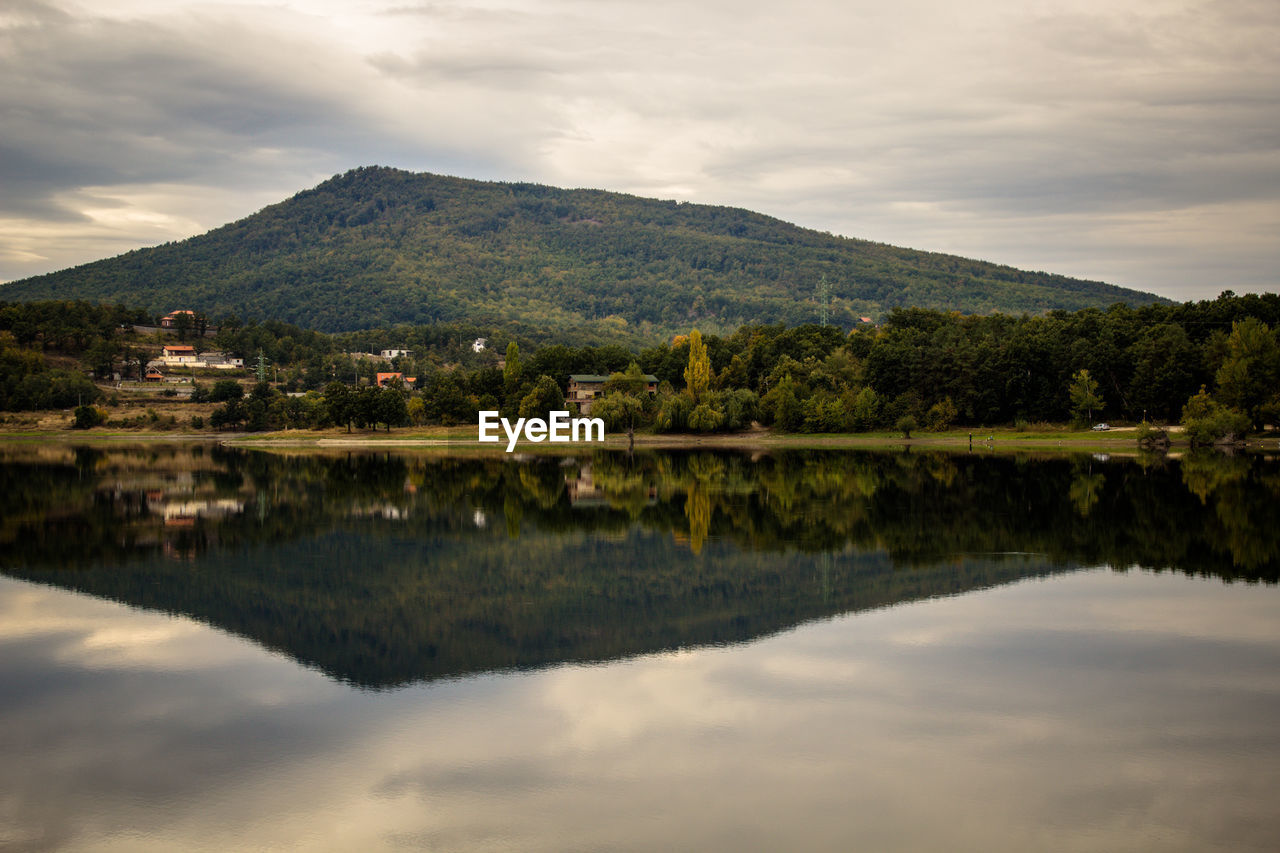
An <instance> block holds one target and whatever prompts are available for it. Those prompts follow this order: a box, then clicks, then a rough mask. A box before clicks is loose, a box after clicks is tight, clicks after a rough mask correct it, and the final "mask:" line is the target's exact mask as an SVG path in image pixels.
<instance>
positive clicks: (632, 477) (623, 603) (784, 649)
mask: <svg viewBox="0 0 1280 853" xmlns="http://www.w3.org/2000/svg"><path fill="white" fill-rule="evenodd" d="M0 485H2V486H3V488H2V489H0V502H2V504H3V514H2V515H0V549H2V550H0V553H3V563H2V565H0V571H2V574H0V756H2V757H3V761H0V849H5V850H9V849H13V850H128V851H138V850H143V851H145V850H174V849H183V850H232V849H261V848H273V849H306V850H353V849H360V850H366V849H371V850H379V849H414V850H418V849H426V850H519V851H543V850H545V851H575V850H584V851H585V850H656V849H663V850H666V849H678V850H710V851H720V850H723V851H730V850H732V851H740V850H849V849H866V850H903V851H907V850H910V851H918V850H928V849H947V850H984V851H1005V850H1007V851H1025V850H1098V851H1103V850H1105V851H1117V850H1152V849H1158V850H1162V851H1163V850H1274V849H1276V847H1277V844H1278V843H1280V810H1278V809H1277V808H1276V807H1275V792H1276V790H1278V789H1280V727H1278V726H1277V725H1276V724H1277V722H1280V587H1277V580H1280V525H1277V524H1276V520H1275V516H1276V510H1277V508H1280V461H1277V460H1276V459H1274V458H1271V457H1263V456H1258V455H1242V456H1234V457H1229V456H1222V455H1217V454H1212V453H1210V454H1202V455H1190V456H1187V457H1185V458H1182V459H1167V458H1163V457H1158V456H1144V457H1137V458H1118V457H1112V458H1107V457H1105V456H1094V455H1078V456H1074V455H1057V456H1052V455H1038V454H1024V455H981V454H979V455H966V454H948V453H921V452H909V453H902V452H893V453H891V452H871V451H778V452H768V453H764V452H757V453H747V452H743V453H724V452H719V453H711V452H694V451H687V452H663V453H658V452H640V453H637V454H635V455H634V456H629V455H627V454H626V453H622V452H613V451H600V452H582V453H579V454H576V455H568V456H535V457H517V458H511V457H507V456H506V455H505V454H502V455H480V454H466V453H453V454H450V453H435V452H399V453H397V452H382V451H379V452H359V453H356V452H352V453H342V454H326V453H320V452H313V451H310V452H301V451H300V452H296V453H292V454H290V453H284V452H265V451H253V450H244V449H233V448H226V447H221V446H217V445H202V444H195V445H163V444H147V443H137V444H120V445H108V444H102V445H96V446H85V447H76V446H71V445H63V444H46V445H39V444H18V443H11V444H6V445H0Z"/></svg>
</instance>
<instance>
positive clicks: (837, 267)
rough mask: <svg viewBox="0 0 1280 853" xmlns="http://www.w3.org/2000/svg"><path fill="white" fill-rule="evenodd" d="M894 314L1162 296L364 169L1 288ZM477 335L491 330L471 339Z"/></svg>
mask: <svg viewBox="0 0 1280 853" xmlns="http://www.w3.org/2000/svg"><path fill="white" fill-rule="evenodd" d="M823 276H825V277H826V280H827V282H829V301H830V305H829V314H830V317H831V320H832V321H833V322H834V323H836V324H837V325H842V326H845V327H851V326H853V325H855V324H856V323H857V322H858V318H859V317H860V316H863V315H868V316H871V317H874V318H879V317H881V316H883V315H884V314H885V313H886V312H887V311H888V310H889V309H890V308H892V307H894V306H905V305H914V306H921V307H926V308H939V309H948V310H949V309H958V310H961V311H964V312H967V313H987V312H991V311H1004V312H1015V313H1018V312H1023V311H1028V312H1041V311H1045V310H1049V309H1055V308H1062V309H1069V310H1071V309H1078V308H1084V307H1087V306H1105V305H1109V304H1111V303H1113V302H1117V301H1128V302H1130V303H1133V304H1140V303H1144V302H1152V301H1158V299H1157V297H1154V296H1151V295H1149V294H1141V293H1137V292H1135V291H1132V290H1125V289H1123V288H1118V287H1113V286H1111V285H1106V284H1101V283H1098V282H1090V281H1080V280H1077V279H1071V278H1066V277H1064V276H1057V275H1050V274H1047V273H1039V272H1025V271H1022V270H1017V269H1013V268H1011V267H1007V266H999V265H996V264H990V263H985V262H981V261H973V260H967V259H964V258H959V257H955V256H951V255H941V254H934V253H930V252H921V251H915V250H911V249H902V248H895V247H893V246H887V245H883V244H878V243H871V242H866V241H861V240H853V239H847V238H843V237H836V236H832V235H830V234H825V233H821V232H817V231H811V230H808V229H804V228H799V227H797V226H794V225H790V224H788V223H785V222H782V221H780V220H777V219H773V218H770V217H767V216H763V215H761V214H757V213H752V212H750V211H746V210H740V209H735V208H727V207H712V206H707V205H697V204H684V203H677V202H674V201H660V200H655V199H645V198H638V197H634V196H628V195H622V194H618V193H609V192H602V191H596V190H562V189H556V188H553V187H547V186H539V185H534V184H504V183H486V182H481V181H470V180H463V179H460V178H449V177H441V176H437V175H430V174H412V173H409V172H403V171H399V170H395V169H387V168H378V167H370V168H362V169H356V170H353V171H350V172H347V173H346V174H343V175H339V176H337V177H334V178H332V179H330V180H328V181H326V182H324V183H323V184H321V185H320V186H318V187H316V188H314V189H311V190H307V191H305V192H301V193H298V194H297V195H296V196H294V197H293V198H291V199H289V200H288V201H285V202H282V203H280V204H276V205H273V206H271V207H268V208H265V209H264V210H262V211H260V212H258V213H256V214H254V215H253V216H250V217H248V218H246V219H243V220H240V221H239V222H234V223H231V224H229V225H226V226H223V227H221V228H218V229H215V230H213V231H210V232H209V233H207V234H204V235H201V236H198V237H193V238H191V239H189V240H184V241H181V242H178V243H168V244H165V245H162V246H158V247H155V248H149V249H140V250H137V251H133V252H129V253H127V254H124V255H121V256H119V257H116V258H110V259H107V260H102V261H97V262H95V263H91V264H86V265H83V266H80V267H76V268H74V269H69V270H63V271H61V272H57V273H51V274H48V275H44V276H38V277H35V278H31V279H26V280H24V281H20V282H14V283H11V284H8V285H5V286H4V287H3V288H0V298H4V299H5V300H32V299H52V298H61V297H65V296H67V295H68V294H73V295H75V296H76V297H78V298H84V299H92V300H96V301H121V300H123V301H127V302H129V303H130V304H140V305H144V306H146V307H147V308H148V310H149V311H151V312H153V313H156V312H164V311H170V310H173V309H174V308H177V307H184V308H190V309H194V310H197V311H201V312H203V313H204V314H205V315H207V316H209V317H222V316H224V315H228V314H235V315H238V316H240V317H242V318H246V319H252V320H255V321H258V322H264V321H266V320H282V321H285V322H289V323H294V324H296V325H299V326H303V327H306V328H311V329H320V330H324V331H342V330H353V329H365V328H373V327H379V326H383V327H389V326H392V325H395V324H398V323H407V324H416V325H435V324H440V323H459V324H462V323H468V324H477V325H481V326H488V327H493V328H501V329H503V330H505V332H506V333H507V334H508V336H510V337H516V336H519V335H522V334H523V335H527V334H530V333H541V332H546V331H552V332H558V333H572V334H573V335H574V336H575V337H576V338H577V340H578V341H579V342H597V343H603V342H606V341H610V340H614V341H616V340H623V341H628V342H634V343H646V342H653V341H654V340H657V339H660V338H662V337H667V336H669V335H670V334H671V333H672V332H674V331H678V330H684V329H687V328H688V327H689V326H691V325H697V326H699V327H701V328H703V329H705V330H709V331H714V332H727V331H729V330H731V329H733V328H736V327H737V326H739V325H742V324H743V323H753V322H755V323H758V322H764V323H784V324H787V325H795V324H798V323H811V322H815V321H817V320H819V318H820V316H821V315H822V310H823V308H822V305H820V304H819V300H817V299H816V298H815V297H814V287H815V284H816V283H817V282H818V281H819V280H820V279H821V278H822V277H823ZM481 334H483V333H481Z"/></svg>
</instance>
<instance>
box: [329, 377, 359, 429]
mask: <svg viewBox="0 0 1280 853" xmlns="http://www.w3.org/2000/svg"><path fill="white" fill-rule="evenodd" d="M324 407H325V409H326V411H327V412H328V414H329V420H331V421H333V423H334V424H336V425H339V426H340V425H342V424H346V427H347V432H351V418H352V415H353V414H354V411H353V408H352V400H351V389H350V388H348V387H347V386H346V385H344V384H343V383H341V382H330V383H329V384H328V385H326V386H325V389H324Z"/></svg>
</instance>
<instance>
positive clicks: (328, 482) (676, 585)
mask: <svg viewBox="0 0 1280 853" xmlns="http://www.w3.org/2000/svg"><path fill="white" fill-rule="evenodd" d="M0 483H3V485H4V488H3V489H0V509H2V510H3V514H2V515H0V519H2V520H0V547H2V548H3V549H4V554H5V558H4V565H3V569H4V571H5V572H6V573H8V574H10V575H11V576H14V577H22V578H28V579H33V580H38V581H40V582H43V583H50V584H55V585H58V586H62V587H65V588H68V589H75V590H82V591H86V592H90V593H93V594H94V595H98V596H103V597H108V598H112V599H115V600H118V601H122V602H126V603H129V604H132V605H137V606H142V607H147V608H151V609H154V610H159V611H164V612H169V613H182V614H188V615H191V616H194V617H196V618H198V619H200V620H202V621H205V622H208V623H210V624H212V625H215V626H218V627H220V628H223V629H225V630H228V631H231V632H234V633H237V634H241V635H243V636H246V637H250V638H252V639H253V640H254V641H255V642H257V643H259V644H261V645H263V646H266V647H268V648H271V649H275V650H278V651H282V652H285V653H286V654H288V655H289V656H290V657H292V658H294V659H295V660H298V661H300V662H302V663H304V664H306V665H308V666H313V667H316V668H319V669H321V670H322V671H324V672H326V673H327V674H329V675H330V676H332V677H334V678H336V679H338V680H341V681H345V682H349V683H353V684H358V685H362V686H365V687H372V688H381V687H389V686H396V685H403V684H406V683H410V682H414V681H420V680H426V679H435V678H440V677H443V676H459V675H466V674H470V673H476V672H484V671H489V670H495V669H508V668H522V667H531V666H545V665H548V664H554V663H558V662H566V661H592V660H609V659H614V658H619V657H626V656H631V655H636V654H642V653H645V652H652V651H658V650H663V649H678V648H686V647H689V646H696V645H706V644H724V643H733V642H741V641H744V640H748V639H751V638H755V637H759V636H762V635H765V634H769V633H772V632H776V631H779V630H783V629H786V628H789V627H792V626H794V625H797V624H800V623H803V622H806V621H811V620H813V619H818V618H823V617H829V616H832V615H836V614H840V613H845V612H850V611H857V610H865V609H868V608H875V607H881V606H885V605H889V604H895V603H901V602H906V601H912V600H917V599H921V598H928V597H934V596H938V595H948V594H955V593H959V592H964V591H966V590H973V589H979V588H985V587H990V586H993V585H999V584H1004V583H1008V582H1010V581H1014V580H1017V579H1019V578H1023V577H1028V576H1042V575H1047V574H1050V573H1055V572H1062V571H1070V570H1074V569H1075V568H1077V567H1078V566H1080V565H1099V564H1110V565H1113V566H1117V567H1125V568H1127V567H1144V568H1151V569H1156V570H1165V569H1171V570H1176V571H1181V572H1186V573H1195V574H1211V575H1215V576H1219V577H1222V578H1226V579H1247V580H1253V581H1257V580H1262V581H1266V582H1268V583H1274V582H1275V581H1276V579H1277V577H1280V575H1278V567H1280V563H1278V559H1280V558H1278V556H1277V555H1280V541H1277V538H1278V537H1280V533H1278V532H1277V526H1276V525H1274V524H1271V523H1270V519H1269V515H1270V509H1271V508H1272V507H1274V506H1276V505H1277V501H1276V498H1277V497H1278V496H1280V476H1277V474H1276V471H1275V465H1274V463H1272V462H1270V461H1269V460H1265V459H1259V458H1253V457H1234V458H1224V457H1220V456H1216V455H1206V456H1192V457H1188V458H1187V459H1185V460H1183V461H1182V462H1180V463H1179V462H1177V461H1172V460H1165V459H1155V458H1143V459H1138V460H1132V459H1097V458H1093V457H1089V456H1082V457H1049V458H1034V457H1031V456H1025V457H996V458H984V457H968V456H962V455H947V454H940V453H911V454H882V453H870V452H788V453H777V454H771V455H764V456H754V457H752V456H748V455H744V454H724V453H651V454H637V455H635V456H628V455H626V454H621V453H606V452H601V453H595V454H589V455H583V456H577V457H565V458H556V457H539V458H531V459H522V460H517V461H511V460H508V459H507V458H504V457H495V456H475V457H459V456H442V455H432V454H416V455H415V454H393V453H351V454H344V455H338V456H330V455H323V454H303V455H280V454H273V453H264V452H251V451H243V450H232V449H227V448H222V447H202V446H194V447H192V446H184V447H164V446H157V445H146V446H143V447H140V448H138V447H129V448H108V449H103V448H68V447H14V446H9V447H6V448H5V449H4V450H3V455H2V456H0Z"/></svg>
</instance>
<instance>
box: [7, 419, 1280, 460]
mask: <svg viewBox="0 0 1280 853" xmlns="http://www.w3.org/2000/svg"><path fill="white" fill-rule="evenodd" d="M474 430H475V428H474V426H468V427H437V428H429V429H427V430H413V429H408V428H402V431H401V432H400V434H396V433H395V432H392V433H386V432H373V431H366V432H360V433H346V432H342V431H337V430H329V431H318V432H313V431H301V430H287V431H283V432H270V433H221V434H219V433H208V432H201V433H193V432H182V431H173V432H161V431H149V432H131V431H107V430H101V431H99V430H69V429H63V430H22V431H19V430H15V431H13V432H6V431H3V430H0V444H25V443H46V442H47V443H57V444H111V443H123V444H134V443H154V444H164V443H188V442H192V443H215V444H219V445H223V446H227V447H244V448H249V449H260V450H270V449H272V448H280V449H286V448H289V449H299V448H313V449H317V450H325V449H334V450H338V449H346V450H351V449H360V450H379V449H391V448H395V449H404V450H413V449H424V450H455V451H465V452H469V453H483V454H486V455H490V454H493V455H503V456H505V455H514V454H515V453H522V454H526V455H527V454H529V453H535V454H540V453H564V452H581V451H583V450H594V449H603V450H626V449H627V446H628V441H627V437H626V435H623V434H618V433H615V434H612V435H608V436H606V437H605V440H604V441H603V442H578V443H576V444H549V443H547V442H531V441H527V440H522V441H520V442H518V443H517V445H516V449H515V451H514V452H513V453H512V454H508V453H507V452H506V448H505V446H501V445H493V444H483V445H482V444H480V443H479V442H478V440H477V437H476V434H475V431H474ZM1133 431H1134V430H1133V428H1128V429H1126V428H1118V429H1115V430H1112V431H1110V432H1108V433H1105V434H1097V433H1091V432H1090V433H1085V432H1076V431H1070V432H1068V431H1065V430H1064V431H1063V432H1062V433H1054V432H1045V431H1037V432H1030V433H1020V432H1016V431H1013V430H1009V429H1000V430H983V431H982V433H981V434H979V433H977V432H974V433H973V434H972V443H971V442H970V433H969V432H968V431H967V430H966V431H964V432H956V431H954V430H952V431H948V432H943V433H926V434H923V435H915V436H913V437H911V438H903V437H902V436H901V435H893V434H886V433H869V434H862V435H858V434H814V433H776V432H773V431H772V430H767V429H759V430H752V431H749V432H743V433H719V434H713V435H705V436H697V435H688V434H678V435H677V434H654V433H642V434H637V435H636V437H635V448H636V449H637V450H664V449H666V450H690V449H712V450H713V449H734V450H754V451H767V450H840V449H847V450H859V449H866V450H889V449H899V450H909V449H911V448H921V449H927V450H946V451H953V452H954V451H963V452H974V453H978V452H981V453H999V452H1001V451H1007V452H1022V451H1040V452H1062V453H1109V454H1117V453H1122V454H1125V455H1137V454H1139V453H1144V452H1152V453H1159V452H1161V451H1159V450H1152V451H1145V450H1144V449H1143V448H1140V447H1138V445H1137V442H1136V440H1135V439H1134V437H1133V435H1132V433H1133ZM1173 437H1174V439H1175V440H1174V442H1173V444H1172V445H1171V446H1169V447H1167V448H1165V449H1164V450H1163V452H1164V453H1166V454H1171V455H1180V454H1181V453H1184V452H1186V451H1188V450H1189V449H1190V448H1189V446H1188V444H1187V443H1186V442H1183V441H1179V440H1177V438H1178V437H1177V434H1176V433H1175V434H1174V436H1173ZM1273 442H1276V437H1275V436H1274V435H1269V436H1267V437H1266V438H1264V439H1259V438H1255V439H1253V440H1251V441H1250V442H1248V443H1247V444H1246V445H1245V446H1244V447H1242V448H1237V449H1238V450H1241V451H1247V452H1260V451H1266V450H1272V451H1274V450H1278V449H1280V442H1277V443H1275V444H1273Z"/></svg>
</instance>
